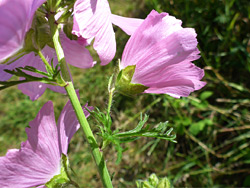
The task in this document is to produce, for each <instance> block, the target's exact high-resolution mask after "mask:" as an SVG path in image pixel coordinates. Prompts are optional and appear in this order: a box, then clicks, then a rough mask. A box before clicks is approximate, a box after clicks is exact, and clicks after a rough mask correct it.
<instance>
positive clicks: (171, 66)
mask: <svg viewBox="0 0 250 188" xmlns="http://www.w3.org/2000/svg"><path fill="white" fill-rule="evenodd" d="M181 24H182V22H181V20H178V19H176V18H175V17H173V16H170V15H168V14H167V13H161V14H159V13H158V12H156V11H154V10H153V11H152V12H151V13H150V14H149V15H148V17H147V18H146V19H145V21H144V22H143V23H142V24H141V25H140V27H139V28H138V29H137V30H136V31H135V32H134V34H133V35H132V36H131V37H130V39H129V41H128V42H127V44H126V46H125V49H124V52H123V55H122V60H121V64H120V68H121V69H126V67H128V66H130V67H131V66H134V65H135V66H136V68H135V70H134V72H133V75H132V76H133V77H132V80H131V83H132V84H141V85H144V86H146V88H145V89H144V90H145V91H144V92H145V93H164V94H168V95H170V96H173V97H176V98H179V97H181V96H183V97H186V96H188V95H189V94H190V93H191V92H193V91H194V90H198V89H200V88H202V87H203V86H205V85H206V83H205V82H202V81H200V80H201V79H202V77H203V76H204V71H203V70H202V69H200V68H198V67H196V66H195V65H194V64H193V63H192V62H191V61H194V60H196V59H199V57H200V56H199V50H198V48H197V44H198V42H197V39H196V33H195V30H194V29H192V28H183V27H181Z"/></svg>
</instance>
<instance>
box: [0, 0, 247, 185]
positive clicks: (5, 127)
mask: <svg viewBox="0 0 250 188" xmlns="http://www.w3.org/2000/svg"><path fill="white" fill-rule="evenodd" d="M109 2H110V7H111V10H112V12H113V13H114V14H118V15H122V16H127V17H137V18H145V17H146V16H147V14H149V13H150V11H151V10H152V9H155V10H157V11H158V12H168V13H169V14H170V15H172V16H175V17H176V18H178V19H181V20H182V22H183V24H182V26H183V27H192V28H195V30H196V32H197V34H198V36H197V38H198V42H199V49H200V51H201V58H200V59H199V60H197V61H195V62H194V63H195V64H196V65H197V66H199V67H201V68H203V69H205V77H204V79H203V80H204V81H206V82H207V85H206V86H205V87H204V88H203V89H202V90H199V91H196V92H194V93H192V95H191V96H189V97H187V98H181V99H175V98H172V97H169V96H167V95H150V94H143V95H139V96H137V97H135V98H129V97H125V96H121V95H119V94H116V95H115V97H114V102H113V107H112V118H113V126H114V129H115V128H116V129H120V130H130V129H133V128H134V127H135V126H136V125H137V123H138V121H139V119H140V113H141V112H143V113H146V114H148V115H149V116H150V119H149V121H148V123H149V124H151V125H152V126H153V125H156V124H158V123H159V122H164V121H169V126H171V127H173V128H174V131H175V133H176V135H177V138H176V140H177V142H178V143H170V142H166V141H164V140H157V139H151V138H141V139H140V140H137V141H134V142H132V143H128V144H124V145H123V147H124V148H126V151H124V153H123V158H122V161H121V163H120V164H119V165H116V164H114V161H115V160H116V152H115V149H114V148H113V147H108V148H107V149H106V150H104V153H105V159H106V160H107V164H108V168H109V171H110V173H111V174H113V182H114V186H115V187H135V180H137V179H145V178H147V177H149V175H150V174H151V173H156V174H157V175H158V176H159V177H164V176H167V177H168V178H169V179H170V181H171V182H172V183H173V185H174V186H175V187H242V186H244V187H250V147H249V146H250V113H249V111H250V94H249V91H250V74H249V73H250V32H249V31H250V23H249V19H250V2H249V1H248V0H238V1H237V0H203V1H198V0H188V1H187V0H178V1H177V0H119V1H118V0H110V1H109ZM115 31H116V39H117V48H118V49H117V54H116V57H115V58H114V60H113V61H112V62H111V63H110V64H109V65H108V66H105V67H101V66H100V65H97V66H95V67H94V68H91V69H87V70H79V69H77V68H74V67H70V68H71V71H72V74H73V79H74V83H75V85H76V88H78V89H79V90H80V95H81V102H82V104H84V103H85V102H89V104H90V105H92V106H96V107H98V108H99V109H101V110H105V108H106V106H107V99H108V93H107V84H108V79H109V77H110V76H111V74H112V72H113V71H114V68H115V66H116V65H117V60H118V58H120V57H121V55H122V51H123V48H124V46H125V44H126V42H127V40H128V38H129V37H128V36H127V35H125V34H124V33H123V32H122V31H121V30H120V29H119V28H117V27H115ZM90 50H91V51H92V52H93V56H94V58H95V59H96V60H97V61H99V59H98V56H97V55H96V54H95V52H94V51H93V50H92V49H90ZM59 96H60V97H59ZM47 100H52V101H53V102H54V107H55V115H56V117H57V118H58V116H59V114H60V111H61V110H62V108H63V106H64V104H65V103H66V101H67V97H66V96H63V95H61V94H58V93H53V92H52V91H50V90H47V91H46V92H45V94H44V95H43V96H42V97H41V98H39V99H38V100H37V101H35V102H32V101H30V100H29V99H28V97H27V96H25V95H23V94H22V93H21V92H20V91H19V90H17V88H16V87H13V88H10V89H7V90H4V91H1V95H0V102H1V106H0V119H1V121H0V155H1V156H2V155H5V153H6V152H7V150H8V149H10V148H19V147H20V143H21V141H25V140H26V133H25V127H26V126H28V122H29V121H31V120H33V119H34V118H35V116H36V114H37V112H38V111H39V110H40V108H41V107H42V105H43V104H44V103H45V102H46V101H47ZM89 119H90V122H91V126H92V128H93V130H94V131H95V132H97V130H98V129H97V127H96V126H95V122H94V121H93V120H92V119H91V118H89ZM69 156H70V163H71V167H72V168H73V169H74V171H75V172H76V174H78V177H80V178H79V182H81V184H82V185H84V186H83V187H101V181H100V179H99V176H98V174H97V171H96V167H95V164H94V162H93V160H92V156H91V154H90V152H89V151H88V146H87V144H86V143H85V141H84V137H83V136H82V131H81V130H80V131H78V132H77V134H76V135H75V136H74V137H73V140H72V142H71V144H70V147H69Z"/></svg>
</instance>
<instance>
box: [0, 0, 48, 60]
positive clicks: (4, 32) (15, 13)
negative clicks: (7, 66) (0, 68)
mask: <svg viewBox="0 0 250 188" xmlns="http://www.w3.org/2000/svg"><path fill="white" fill-rule="evenodd" d="M43 2H45V0H43V1H41V0H38V1H37V0H36V1H35V0H25V1H20V0H2V1H1V2H0V61H1V60H3V59H6V58H7V57H9V56H11V55H12V54H14V53H16V52H17V51H18V50H20V49H21V48H22V46H23V43H24V39H25V34H26V32H27V31H28V30H29V28H30V26H31V23H32V19H33V15H34V13H35V11H36V9H37V8H38V7H39V6H40V5H41V4H42V3H43Z"/></svg>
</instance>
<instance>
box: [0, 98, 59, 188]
mask: <svg viewBox="0 0 250 188" xmlns="http://www.w3.org/2000/svg"><path fill="white" fill-rule="evenodd" d="M26 132H27V135H28V140H27V141H26V142H24V143H22V144H21V149H20V150H18V149H14V150H9V151H8V153H7V154H6V156H4V157H0V169H1V171H0V186H1V187H11V188H12V187H13V188H15V187H18V188H19V187H33V186H37V185H41V184H44V183H46V182H47V181H49V180H50V179H51V178H52V177H53V176H54V175H57V174H59V173H60V153H59V145H58V135H57V127H56V123H55V118H54V110H53V104H52V102H50V101H49V102H47V103H46V104H45V105H44V106H43V108H42V109H41V110H40V112H39V113H38V115H37V117H36V118H35V119H34V120H33V121H31V122H30V128H26Z"/></svg>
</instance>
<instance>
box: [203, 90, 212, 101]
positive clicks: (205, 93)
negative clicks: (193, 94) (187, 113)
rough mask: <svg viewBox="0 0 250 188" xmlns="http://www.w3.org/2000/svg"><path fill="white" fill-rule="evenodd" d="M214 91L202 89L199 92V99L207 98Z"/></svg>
mask: <svg viewBox="0 0 250 188" xmlns="http://www.w3.org/2000/svg"><path fill="white" fill-rule="evenodd" d="M213 94H214V93H213V92H212V91H204V92H202V93H201V94H200V99H201V100H206V99H207V98H209V97H211V96H212V95H213Z"/></svg>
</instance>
